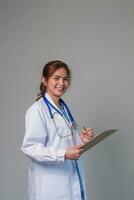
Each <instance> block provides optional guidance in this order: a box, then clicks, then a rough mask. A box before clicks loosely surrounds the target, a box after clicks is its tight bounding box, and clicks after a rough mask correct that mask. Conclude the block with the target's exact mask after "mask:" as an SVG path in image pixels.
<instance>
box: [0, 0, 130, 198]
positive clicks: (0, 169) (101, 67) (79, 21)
mask: <svg viewBox="0 0 134 200" xmlns="http://www.w3.org/2000/svg"><path fill="white" fill-rule="evenodd" d="M53 59H61V60H63V61H65V62H67V63H68V64H69V65H70V67H71V70H72V74H73V80H72V86H71V89H70V91H69V92H68V93H67V94H66V95H65V97H64V99H65V100H66V101H67V103H68V104H69V106H70V107H71V110H72V112H73V114H74V115H75V117H76V119H77V121H78V123H79V125H80V127H81V126H83V125H85V126H91V127H92V128H94V130H95V132H96V133H97V132H100V131H102V130H104V129H108V128H119V131H118V133H115V134H114V135H112V136H110V137H109V138H107V139H106V140H105V141H104V142H103V143H100V144H98V145H97V146H96V147H94V148H93V149H91V150H90V151H89V152H88V153H86V154H85V155H84V156H83V157H84V162H85V173H86V182H87V191H88V199H89V200H90V199H91V200H113V199H114V200H133V199H134V153H133V152H134V133H133V125H134V120H133V119H134V106H133V102H134V93H133V90H134V89H133V85H134V1H133V0H113V1H112V0H111V1H110V0H38V1H35V0H23V1H21V0H12V1H10V0H1V1H0V88H1V91H0V97H1V98H0V115H1V118H0V127H1V133H0V135H1V139H0V163H1V164H0V199H1V200H26V199H27V197H26V196H27V165H28V159H27V158H26V157H25V156H24V155H23V154H22V153H21V151H20V146H21V143H22V139H23V135H24V115H25V111H26V109H27V108H28V107H29V106H30V105H31V104H32V102H34V99H35V96H36V93H38V86H39V83H40V76H41V71H42V68H43V65H44V64H45V63H46V62H47V61H49V60H53Z"/></svg>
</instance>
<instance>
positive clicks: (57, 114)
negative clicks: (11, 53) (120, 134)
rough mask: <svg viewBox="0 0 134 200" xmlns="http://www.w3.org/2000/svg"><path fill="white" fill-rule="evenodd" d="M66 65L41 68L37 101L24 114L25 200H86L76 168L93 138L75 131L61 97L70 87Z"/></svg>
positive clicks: (88, 132) (57, 63) (55, 63)
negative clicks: (26, 160)
mask: <svg viewBox="0 0 134 200" xmlns="http://www.w3.org/2000/svg"><path fill="white" fill-rule="evenodd" d="M70 79H71V73H70V70H69V68H68V66H67V64H66V63H64V62H62V61H59V60H54V61H51V62H49V63H47V64H46V65H45V66H44V69H43V73H42V80H41V85H40V91H41V93H40V98H38V100H37V101H36V102H35V103H33V105H32V106H31V107H30V108H29V109H28V110H27V112H26V117H25V136H24V140H23V144H22V148H21V149H22V151H23V152H24V154H26V155H27V156H28V157H29V158H30V166H29V175H28V177H29V178H28V200H86V194H85V186H84V178H83V174H82V170H81V167H80V159H79V158H80V156H81V154H82V151H83V149H82V144H83V143H87V142H88V141H89V140H90V139H91V138H92V137H93V131H92V129H91V128H87V129H85V130H81V131H80V133H78V131H77V126H76V123H75V120H74V118H73V116H72V114H71V112H70V110H69V108H68V106H67V105H66V104H65V102H64V101H63V100H62V99H61V96H62V95H63V94H64V93H65V92H66V90H67V89H68V86H69V84H70Z"/></svg>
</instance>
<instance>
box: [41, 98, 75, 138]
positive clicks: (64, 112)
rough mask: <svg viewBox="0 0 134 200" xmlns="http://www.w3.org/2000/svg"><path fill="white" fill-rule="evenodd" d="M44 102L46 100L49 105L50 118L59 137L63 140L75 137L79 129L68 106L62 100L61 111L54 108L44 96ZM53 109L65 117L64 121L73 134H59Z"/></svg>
mask: <svg viewBox="0 0 134 200" xmlns="http://www.w3.org/2000/svg"><path fill="white" fill-rule="evenodd" d="M43 100H44V102H45V104H46V105H47V108H48V110H49V114H50V117H51V119H52V120H53V123H54V126H55V129H56V131H57V135H58V136H59V137H61V138H66V137H68V136H71V135H73V133H74V131H75V130H76V129H77V124H76V122H75V120H74V118H73V116H72V114H71V112H70V110H69V108H68V106H67V105H66V104H65V102H64V101H63V100H62V99H60V105H61V108H62V110H61V111H60V110H58V109H57V108H56V107H55V106H53V105H52V104H51V102H50V101H49V100H48V99H47V98H46V97H45V96H43ZM52 109H54V110H55V111H57V112H58V113H59V114H60V115H61V116H62V117H63V119H64V120H65V122H66V123H67V125H68V127H69V129H70V130H71V133H69V134H66V135H60V134H59V133H58V129H57V126H56V123H55V120H54V115H53V114H52Z"/></svg>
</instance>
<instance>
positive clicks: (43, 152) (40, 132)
mask: <svg viewBox="0 0 134 200" xmlns="http://www.w3.org/2000/svg"><path fill="white" fill-rule="evenodd" d="M44 118H45V117H44V116H43V115H42V111H41V108H39V106H37V105H34V106H32V107H30V108H29V109H28V111H27V113H26V116H25V136H24V139H23V144H22V147H21V150H22V151H23V152H24V154H25V155H27V156H28V157H30V158H31V159H33V160H35V161H37V162H39V163H44V162H52V163H53V162H64V160H65V158H64V155H65V151H66V150H65V149H54V148H53V147H52V146H51V147H45V142H46V139H47V134H48V133H47V128H46V121H45V119H44Z"/></svg>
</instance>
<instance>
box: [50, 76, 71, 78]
mask: <svg viewBox="0 0 134 200" xmlns="http://www.w3.org/2000/svg"><path fill="white" fill-rule="evenodd" d="M52 77H57V78H69V76H64V77H62V76H59V75H53V76H52Z"/></svg>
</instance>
